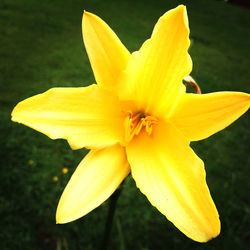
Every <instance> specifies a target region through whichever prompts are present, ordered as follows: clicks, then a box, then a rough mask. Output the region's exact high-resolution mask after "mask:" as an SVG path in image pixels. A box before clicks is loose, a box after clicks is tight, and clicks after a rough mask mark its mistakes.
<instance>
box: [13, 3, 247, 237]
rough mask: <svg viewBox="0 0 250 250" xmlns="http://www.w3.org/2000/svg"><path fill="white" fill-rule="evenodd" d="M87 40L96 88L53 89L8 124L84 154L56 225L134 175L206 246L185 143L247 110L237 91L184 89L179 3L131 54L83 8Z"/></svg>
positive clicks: (201, 204)
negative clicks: (27, 128)
mask: <svg viewBox="0 0 250 250" xmlns="http://www.w3.org/2000/svg"><path fill="white" fill-rule="evenodd" d="M82 30H83V39H84V43H85V46H86V50H87V53H88V56H89V59H90V63H91V66H92V69H93V71H94V75H95V79H96V82H97V84H93V85H90V86H88V87H81V88H52V89H50V90H49V91H47V92H45V93H43V94H39V95H36V96H33V97H31V98H28V99H26V100H24V101H22V102H20V103H19V104H18V105H17V106H16V107H15V109H14V110H13V113H12V120H13V121H16V122H20V123H23V124H25V125H27V126H30V127H32V128H34V129H36V130H38V131H40V132H42V133H44V134H46V135H48V136H49V137H50V138H52V139H57V138H64V139H66V140H67V141H68V142H69V144H70V146H71V147H72V149H79V148H82V147H87V148H89V149H91V150H90V152H89V153H88V155H87V156H86V157H85V158H84V159H83V160H82V162H81V163H80V164H79V166H78V167H77V169H76V171H75V173H74V174H73V176H72V177H71V179H70V181H69V183H68V185H67V186H66V188H65V190H64V192H63V194H62V196H61V199H60V201H59V204H58V208H57V214H56V220H57V223H67V222H70V221H73V220H76V219H78V218H80V217H82V216H84V215H85V214H87V213H89V212H90V211H91V210H93V209H94V208H96V207H97V206H99V205H100V204H101V203H102V202H104V201H105V200H106V199H108V198H109V197H110V195H111V194H112V193H113V192H114V191H115V190H116V188H117V187H118V186H119V185H120V184H121V182H122V181H123V180H124V178H125V177H126V176H127V175H128V174H129V173H130V172H131V173H132V177H133V178H134V180H135V182H136V184H137V187H138V188H139V189H140V190H141V192H142V193H143V194H145V195H146V197H147V198H148V200H149V201H150V202H151V204H152V205H153V206H155V207H156V208H157V209H158V210H159V211H160V212H161V213H162V214H164V215H165V216H166V217H167V218H168V219H169V220H170V221H171V222H172V223H173V224H174V225H175V226H176V227H177V228H178V229H179V230H181V231H182V232H183V233H184V234H186V235H187V236H188V237H190V238H191V239H193V240H195V241H199V242H206V241H208V240H209V239H211V238H214V237H216V236H217V235H218V234H219V232H220V220H219V215H218V212H217V210H216V207H215V205H214V203H213V200H212V198H211V195H210V193H209V190H208V187H207V184H206V179H205V170H204V164H203V162H202V160H201V159H200V158H199V157H198V156H197V155H196V154H195V153H194V151H193V150H192V149H191V148H190V141H196V140H201V139H204V138H207V137H209V136H210V135H212V134H214V133H216V132H218V131H220V130H222V129H223V128H225V127H226V126H228V125H229V124H231V123H232V122H233V121H235V120H236V119H237V118H239V117H240V116H241V115H242V114H243V113H244V112H246V111H247V110H248V108H249V104H250V95H248V94H245V93H240V92H217V93H211V94H191V93H186V89H185V86H184V84H183V79H184V78H185V77H187V76H188V75H189V74H190V72H191V70H192V61H191V58H190V56H189V54H188V48H189V45H190V41H189V27H188V18H187V13H186V8H185V6H183V5H180V6H178V7H177V8H175V9H173V10H170V11H168V12H166V13H165V14H164V15H163V16H162V17H160V19H159V21H158V22H157V24H156V25H155V27H154V30H153V33H152V36H151V38H150V39H148V40H147V41H146V42H145V43H144V44H143V45H142V47H141V48H140V49H139V51H137V52H134V53H133V54H130V53H129V52H128V50H127V49H126V48H125V47H124V45H123V44H122V43H121V41H120V40H119V39H118V37H117V36H116V35H115V33H114V32H113V31H112V30H111V29H110V28H109V26H108V25H107V24H106V23H105V22H104V21H102V20H101V19H100V18H99V17H97V16H95V15H94V14H91V13H88V12H84V15H83V21H82Z"/></svg>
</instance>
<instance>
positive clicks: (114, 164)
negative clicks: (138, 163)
mask: <svg viewBox="0 0 250 250" xmlns="http://www.w3.org/2000/svg"><path fill="white" fill-rule="evenodd" d="M129 172H130V168H129V165H128V162H127V159H126V154H125V150H124V148H122V147H120V146H118V145H116V146H112V147H109V148H105V149H101V150H92V151H90V152H89V153H88V155H87V156H86V157H85V158H84V159H83V160H82V161H81V163H80V164H79V166H78V167H77V169H76V171H75V172H74V174H73V175H72V177H71V179H70V181H69V183H68V184H67V186H66V188H65V189H64V192H63V194H62V196H61V199H60V201H59V204H58V207H57V212H56V221H57V223H67V222H70V221H73V220H76V219H78V218H80V217H82V216H84V215H85V214H87V213H89V212H90V211H92V210H93V209H95V208H96V207H97V206H99V205H100V204H101V203H103V202H104V201H105V200H106V199H108V198H109V196H110V195H111V194H112V193H113V192H114V191H115V190H116V188H117V187H118V186H119V185H120V183H121V182H122V181H123V180H124V178H125V177H126V176H127V175H128V174H129Z"/></svg>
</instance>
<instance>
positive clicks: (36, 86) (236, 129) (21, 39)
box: [0, 0, 250, 250]
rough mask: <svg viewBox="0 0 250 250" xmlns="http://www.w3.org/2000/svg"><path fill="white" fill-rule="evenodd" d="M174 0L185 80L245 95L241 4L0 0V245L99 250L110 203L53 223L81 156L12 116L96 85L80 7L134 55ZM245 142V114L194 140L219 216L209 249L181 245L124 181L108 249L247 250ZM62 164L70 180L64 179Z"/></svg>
mask: <svg viewBox="0 0 250 250" xmlns="http://www.w3.org/2000/svg"><path fill="white" fill-rule="evenodd" d="M234 2H235V1H234ZM239 2H242V3H243V2H245V3H246V2H247V1H239ZM180 3H183V4H186V5H187V10H188V15H189V20H190V29H191V40H192V45H191V48H190V54H191V56H192V59H193V63H194V68H193V72H192V76H193V77H194V78H195V79H196V80H197V82H198V83H199V85H200V87H201V89H202V91H203V93H208V92H214V91H220V90H226V91H228V90H233V91H243V92H248V93H249V92H250V84H249V66H250V59H249V45H250V30H249V27H250V18H249V17H250V10H249V9H247V8H244V7H242V6H241V7H240V6H237V5H233V4H232V3H229V2H225V1H212V0H207V1H205V0H200V1H198V0H197V1H184V0H183V1H173V0H162V1H147V0H144V1H143V0H139V1H132V0H126V1H111V0H107V1H101V0H88V1H86V0H81V1H80V0H71V1H60V0H43V1H37V0H22V1H17V0H16V1H15V0H1V2H0V117H1V122H0V129H1V131H0V171H1V173H0V185H1V188H0V224H1V229H0V249H13V250H14V249H15V250H17V249H32V250H34V249H87V250H88V249H97V247H98V244H99V242H100V239H101V238H102V233H103V229H104V224H105V218H106V213H107V208H108V202H106V203H104V204H103V205H102V206H100V207H99V208H97V209H96V210H94V211H93V212H91V213H90V214H88V215H87V216H85V217H83V218H81V219H79V220H77V221H75V222H72V223H69V224H65V225H56V224H55V211H56V206H57V203H58V200H59V198H60V195H61V193H62V191H63V189H64V187H65V185H66V183H67V181H68V180H69V178H70V176H71V174H72V173H73V171H74V169H75V168H76V166H77V165H78V163H79V162H80V161H81V159H82V158H83V157H84V155H85V153H86V151H85V150H84V149H83V150H77V151H72V150H71V149H70V148H69V146H68V144H67V143H66V142H65V141H63V140H57V141H52V140H50V139H49V138H47V137H46V136H45V135H43V134H40V133H38V132H36V131H34V130H32V129H29V128H27V127H25V126H22V125H19V124H17V123H13V122H11V121H10V113H11V110H12V109H13V108H14V106H15V105H16V104H17V103H18V102H19V101H21V100H23V99H25V98H27V97H29V96H32V95H35V94H38V93H40V92H44V91H45V90H47V89H49V88H51V87H55V86H61V87H64V86H72V87H73V86H75V87H77V86H86V85H89V84H91V83H93V82H94V77H93V73H92V70H91V68H90V65H89V61H88V58H87V55H86V52H85V49H84V45H83V43H82V35H81V18H82V12H83V10H84V9H85V10H88V11H90V12H93V13H95V14H97V15H99V16H100V17H101V18H102V19H104V20H105V21H106V22H107V23H108V24H109V25H110V26H111V27H112V28H113V29H114V31H115V32H116V33H117V34H118V36H119V37H120V39H121V40H122V41H123V43H124V44H125V45H126V46H127V48H128V49H129V50H130V51H131V52H132V51H134V50H137V49H139V47H140V45H141V44H142V42H143V41H144V40H146V39H147V38H149V36H150V34H151V31H152V28H153V25H154V24H155V23H156V21H157V19H158V18H159V17H160V16H161V15H162V14H163V13H164V12H166V11H167V10H169V9H171V8H174V7H176V6H177V5H178V4H180ZM242 3H241V4H242ZM243 4H244V3H243ZM249 139H250V132H249V114H246V115H244V116H243V117H241V118H240V119H239V120H238V121H237V122H235V123H234V124H233V125H231V126H230V127H228V128H227V129H225V130H223V131H221V132H220V133H218V134H216V135H214V136H212V137H210V138H209V139H207V140H204V141H201V142H197V143H192V146H193V148H194V149H195V151H196V152H197V153H198V155H199V156H200V157H201V158H202V159H203V160H204V162H205V165H206V171H207V182H208V185H209V188H210V190H211V194H212V196H213V198H214V201H215V203H216V205H217V208H218V210H219V213H220V218H221V222H222V231H221V234H220V236H219V237H218V238H216V239H214V240H212V241H210V242H208V243H206V244H200V243H197V242H194V241H192V240H190V239H188V238H187V237H186V236H184V235H183V234H182V233H181V232H179V231H178V230H177V229H176V228H175V227H174V226H173V225H172V224H171V223H170V222H169V221H167V220H166V218H165V217H164V216H163V215H162V214H160V212H158V211H157V210H156V209H155V208H154V207H152V206H151V205H150V203H149V202H148V201H147V199H146V198H145V197H144V195H143V194H141V193H140V191H139V190H138V189H137V188H136V186H135V183H134V181H133V180H132V179H131V178H128V179H127V181H126V183H125V188H124V190H123V193H122V195H121V197H120V199H119V201H118V207H117V213H116V217H115V221H114V226H113V231H112V238H111V242H110V246H109V249H115V250H116V249H120V250H125V249H132V250H133V249H135V250H156V249H171V250H172V249H173V250H175V249H176V250H179V249H202V250H203V249H209V250H211V249H220V250H223V249H225V250H228V249H232V250H235V249H238V250H239V249H250V227H249V225H250V196H249V191H250V182H249V177H250V176H249V165H250V164H249V163H250V157H249ZM65 167H66V168H68V169H69V172H68V173H67V174H63V173H62V168H65ZM55 176H57V177H58V181H57V182H55V181H54V180H53V178H54V177H55ZM90 188H91V187H90Z"/></svg>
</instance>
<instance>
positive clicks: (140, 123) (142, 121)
mask: <svg viewBox="0 0 250 250" xmlns="http://www.w3.org/2000/svg"><path fill="white" fill-rule="evenodd" d="M127 114H128V115H127V116H126V118H125V121H124V127H125V140H126V142H130V141H131V140H132V139H133V137H134V136H135V135H138V134H139V133H140V131H141V130H142V129H145V131H146V132H147V133H148V135H151V133H152V131H153V125H154V124H157V123H158V120H157V119H156V118H155V117H153V116H151V115H148V114H146V113H143V112H137V113H135V114H133V113H132V112H131V111H127Z"/></svg>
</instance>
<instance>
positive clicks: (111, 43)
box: [82, 11, 130, 90]
mask: <svg viewBox="0 0 250 250" xmlns="http://www.w3.org/2000/svg"><path fill="white" fill-rule="evenodd" d="M82 33H83V40H84V44H85V47H86V50H87V53H88V56H89V60H90V63H91V66H92V69H93V71H94V75H95V79H96V82H97V83H98V84H99V85H101V86H103V87H105V88H108V89H110V90H112V89H114V88H116V86H117V79H118V77H119V75H120V73H121V71H123V70H124V69H125V68H126V66H127V63H128V60H129V57H130V53H129V51H128V50H127V49H126V48H125V46H124V45H123V44H122V43H121V41H120V40H119V38H118V37H117V36H116V34H115V33H114V32H113V31H112V30H111V29H110V27H109V26H108V25H107V24H106V23H105V22H104V21H103V20H102V19H100V18H99V17H97V16H96V15H94V14H91V13H89V12H86V11H85V12H84V14H83V19H82Z"/></svg>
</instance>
